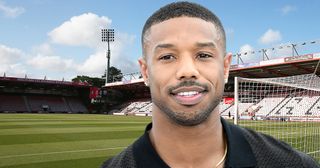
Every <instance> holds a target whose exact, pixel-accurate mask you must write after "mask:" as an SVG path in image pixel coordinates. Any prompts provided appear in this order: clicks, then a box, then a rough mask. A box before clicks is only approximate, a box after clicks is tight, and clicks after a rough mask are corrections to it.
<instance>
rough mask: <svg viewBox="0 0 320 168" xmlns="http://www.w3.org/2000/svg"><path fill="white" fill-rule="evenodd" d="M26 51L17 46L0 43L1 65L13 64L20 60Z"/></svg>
mask: <svg viewBox="0 0 320 168" xmlns="http://www.w3.org/2000/svg"><path fill="white" fill-rule="evenodd" d="M23 55H24V53H23V52H22V51H20V50H19V49H16V48H10V47H7V46H5V45H1V44H0V65H4V64H11V63H14V62H17V61H19V60H20V59H21V58H22V57H23Z"/></svg>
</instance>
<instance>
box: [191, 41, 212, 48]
mask: <svg viewBox="0 0 320 168" xmlns="http://www.w3.org/2000/svg"><path fill="white" fill-rule="evenodd" d="M196 46H197V47H200V48H204V47H212V48H216V45H215V44H214V43H213V42H205V43H202V42H201V43H200V42H198V43H197V44H196Z"/></svg>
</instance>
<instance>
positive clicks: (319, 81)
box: [233, 74, 320, 163]
mask: <svg viewBox="0 0 320 168" xmlns="http://www.w3.org/2000/svg"><path fill="white" fill-rule="evenodd" d="M233 110H234V123H235V124H238V125H241V126H243V127H248V128H250V129H254V130H256V131H258V132H262V133H265V134H269V135H271V136H273V137H275V138H277V139H280V140H282V141H285V142H287V143H288V144H290V145H291V146H293V147H294V148H296V149H297V150H300V151H302V152H305V153H307V154H309V155H310V156H312V157H314V158H315V159H316V160H317V161H318V162H319V163H320V77H319V76H317V75H315V74H304V75H297V76H289V77H278V78H242V77H235V93H234V108H233Z"/></svg>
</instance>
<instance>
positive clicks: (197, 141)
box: [149, 111, 225, 167]
mask: <svg viewBox="0 0 320 168" xmlns="http://www.w3.org/2000/svg"><path fill="white" fill-rule="evenodd" d="M149 136H150V139H151V142H152V144H153V146H154V147H155V149H156V151H157V153H158V154H159V156H160V157H161V158H162V159H163V160H164V161H165V162H166V163H167V164H168V165H169V166H170V167H213V166H214V165H216V164H217V163H218V162H219V161H220V160H221V158H222V157H223V155H224V151H225V140H224V136H223V128H222V124H221V121H220V116H219V113H218V111H214V112H212V114H211V115H210V116H209V118H208V119H207V120H206V121H205V122H203V123H201V124H199V125H197V126H181V125H177V124H175V123H172V121H170V120H169V119H168V118H167V117H166V116H164V114H163V113H162V112H157V111H154V112H153V126H152V129H151V131H150V135H149Z"/></svg>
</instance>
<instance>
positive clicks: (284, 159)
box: [237, 127, 320, 168]
mask: <svg viewBox="0 0 320 168" xmlns="http://www.w3.org/2000/svg"><path fill="white" fill-rule="evenodd" d="M237 129H238V130H239V131H241V132H242V133H243V135H244V136H245V138H246V139H247V141H248V143H249V144H250V146H251V148H252V151H253V153H254V155H255V157H256V159H257V162H258V165H275V167H315V168H316V167H320V166H319V165H318V164H317V163H316V162H315V161H314V160H313V159H312V158H311V157H310V156H308V155H307V154H305V153H302V152H300V151H297V150H296V149H293V148H292V147H291V146H290V145H288V144H287V143H285V142H283V141H280V140H277V139H275V138H273V137H271V136H269V135H266V134H262V133H258V132H256V131H253V130H250V129H246V128H241V127H238V128H237Z"/></svg>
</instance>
